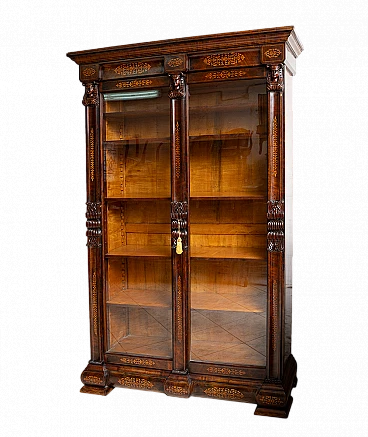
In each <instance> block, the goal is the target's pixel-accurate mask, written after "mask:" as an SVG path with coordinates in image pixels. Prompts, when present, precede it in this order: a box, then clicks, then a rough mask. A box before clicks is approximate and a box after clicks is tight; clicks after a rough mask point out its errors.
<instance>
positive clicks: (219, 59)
mask: <svg viewBox="0 0 368 437" xmlns="http://www.w3.org/2000/svg"><path fill="white" fill-rule="evenodd" d="M244 59H245V56H244V55H243V54H241V53H220V54H215V55H209V56H206V57H205V58H204V59H203V62H204V63H205V64H207V65H210V66H211V67H223V66H225V65H236V64H238V63H239V62H241V61H244Z"/></svg>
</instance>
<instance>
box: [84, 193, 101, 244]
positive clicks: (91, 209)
mask: <svg viewBox="0 0 368 437" xmlns="http://www.w3.org/2000/svg"><path fill="white" fill-rule="evenodd" d="M86 205H87V212H86V218H87V222H86V226H87V232H86V235H87V246H88V247H100V246H101V238H102V230H101V203H100V202H87V203H86Z"/></svg>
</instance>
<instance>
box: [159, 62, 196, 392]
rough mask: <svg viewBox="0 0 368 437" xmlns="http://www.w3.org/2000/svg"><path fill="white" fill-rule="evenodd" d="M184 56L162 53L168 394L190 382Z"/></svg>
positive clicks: (185, 389)
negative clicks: (167, 141)
mask: <svg viewBox="0 0 368 437" xmlns="http://www.w3.org/2000/svg"><path fill="white" fill-rule="evenodd" d="M185 65H186V58H185V57H184V56H176V57H175V58H173V57H166V59H165V68H166V71H168V73H169V78H170V92H169V97H170V100H171V103H170V105H171V107H170V108H171V109H170V124H171V129H170V131H171V132H170V133H171V247H172V286H173V370H172V374H171V375H170V376H169V378H168V379H167V381H166V383H165V392H166V394H168V395H170V396H181V397H188V396H190V394H191V390H192V383H191V381H190V378H189V376H188V363H189V358H190V356H189V354H190V294H189V289H190V285H189V278H190V274H189V259H190V255H189V245H188V243H189V223H188V220H189V166H188V157H189V137H188V125H187V123H188V90H187V84H186V79H185V73H184V72H183V71H181V70H182V69H184V68H185Z"/></svg>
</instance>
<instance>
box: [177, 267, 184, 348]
mask: <svg viewBox="0 0 368 437" xmlns="http://www.w3.org/2000/svg"><path fill="white" fill-rule="evenodd" d="M182 305H183V290H182V281H181V276H180V275H179V276H178V280H177V292H176V325H177V334H178V340H179V343H181V340H182V338H183V309H182Z"/></svg>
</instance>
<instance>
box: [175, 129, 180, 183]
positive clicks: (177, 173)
mask: <svg viewBox="0 0 368 437" xmlns="http://www.w3.org/2000/svg"><path fill="white" fill-rule="evenodd" d="M180 173H181V154H180V124H179V122H178V121H177V122H176V124H175V177H176V178H177V179H179V178H180Z"/></svg>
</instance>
